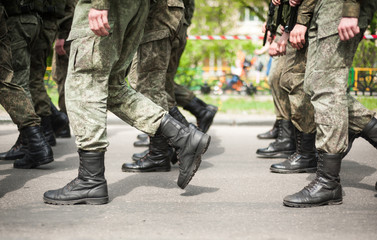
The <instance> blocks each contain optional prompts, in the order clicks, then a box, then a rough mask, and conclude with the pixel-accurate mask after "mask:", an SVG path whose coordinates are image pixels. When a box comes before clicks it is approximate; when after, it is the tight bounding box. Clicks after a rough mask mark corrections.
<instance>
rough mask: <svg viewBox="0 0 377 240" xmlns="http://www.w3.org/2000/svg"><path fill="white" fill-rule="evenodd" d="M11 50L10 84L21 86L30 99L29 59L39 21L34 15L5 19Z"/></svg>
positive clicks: (37, 32) (38, 28)
mask: <svg viewBox="0 0 377 240" xmlns="http://www.w3.org/2000/svg"><path fill="white" fill-rule="evenodd" d="M7 25H8V28H9V37H10V40H11V49H12V66H13V71H14V76H13V79H12V83H15V84H17V85H18V86H21V87H22V88H23V89H24V90H25V92H26V94H27V95H28V96H29V97H30V99H31V95H30V90H29V79H30V58H31V51H30V49H32V48H33V46H34V44H35V40H36V39H37V36H38V34H39V31H40V27H41V20H40V19H39V17H38V16H37V15H34V14H23V15H15V16H10V17H9V18H8V19H7Z"/></svg>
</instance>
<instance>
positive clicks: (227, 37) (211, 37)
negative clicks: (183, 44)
mask: <svg viewBox="0 0 377 240" xmlns="http://www.w3.org/2000/svg"><path fill="white" fill-rule="evenodd" d="M187 39H189V40H258V39H263V37H259V36H248V35H238V36H237V35H235V36H231V35H221V36H214V35H201V36H193V35H189V36H188V37H187Z"/></svg>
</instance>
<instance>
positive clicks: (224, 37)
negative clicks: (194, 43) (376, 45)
mask: <svg viewBox="0 0 377 240" xmlns="http://www.w3.org/2000/svg"><path fill="white" fill-rule="evenodd" d="M363 38H364V39H377V35H365V36H364V37H363ZM187 39H189V40H258V39H259V40H262V39H263V36H248V35H234V36H231V35H201V36H193V35H189V36H188V37H187Z"/></svg>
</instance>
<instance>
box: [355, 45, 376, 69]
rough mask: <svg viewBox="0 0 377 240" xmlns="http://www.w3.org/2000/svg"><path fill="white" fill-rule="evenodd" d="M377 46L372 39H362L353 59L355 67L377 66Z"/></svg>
mask: <svg viewBox="0 0 377 240" xmlns="http://www.w3.org/2000/svg"><path fill="white" fill-rule="evenodd" d="M376 63H377V47H376V44H375V42H374V41H373V40H372V41H370V40H365V39H364V40H362V41H361V42H360V44H359V47H358V48H357V51H356V54H355V57H354V59H353V67H376Z"/></svg>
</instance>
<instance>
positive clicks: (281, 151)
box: [257, 119, 296, 158]
mask: <svg viewBox="0 0 377 240" xmlns="http://www.w3.org/2000/svg"><path fill="white" fill-rule="evenodd" d="M293 129H294V127H293V124H292V123H291V121H290V120H284V119H282V120H281V121H280V122H279V132H278V137H277V138H276V140H275V141H274V142H272V143H270V145H269V146H268V147H267V148H260V149H258V150H257V154H258V155H259V156H258V157H269V158H287V157H289V156H290V155H292V154H293V153H294V152H295V150H296V146H295V141H294V132H293Z"/></svg>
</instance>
